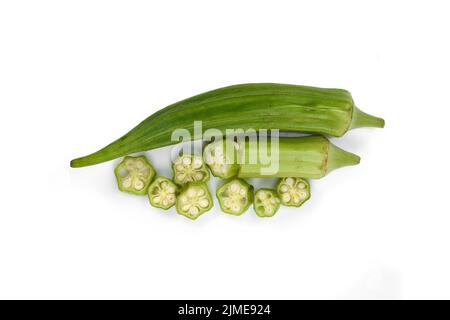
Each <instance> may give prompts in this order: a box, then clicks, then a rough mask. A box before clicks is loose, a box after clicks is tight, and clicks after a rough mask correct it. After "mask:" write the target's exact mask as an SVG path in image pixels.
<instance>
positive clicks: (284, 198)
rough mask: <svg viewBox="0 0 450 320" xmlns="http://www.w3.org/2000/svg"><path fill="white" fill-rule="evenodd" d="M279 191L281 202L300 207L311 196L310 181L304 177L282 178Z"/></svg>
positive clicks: (278, 185)
mask: <svg viewBox="0 0 450 320" xmlns="http://www.w3.org/2000/svg"><path fill="white" fill-rule="evenodd" d="M277 192H278V195H279V196H280V199H281V204H283V205H285V206H290V207H300V206H301V205H302V204H303V203H304V202H305V201H307V200H308V199H309V198H310V196H311V192H310V187H309V183H308V181H306V180H304V179H302V178H283V179H280V181H279V182H278V184H277Z"/></svg>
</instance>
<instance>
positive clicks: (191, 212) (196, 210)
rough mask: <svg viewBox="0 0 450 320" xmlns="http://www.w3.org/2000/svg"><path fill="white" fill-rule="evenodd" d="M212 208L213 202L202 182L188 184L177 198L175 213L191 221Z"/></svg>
mask: <svg viewBox="0 0 450 320" xmlns="http://www.w3.org/2000/svg"><path fill="white" fill-rule="evenodd" d="M212 207H213V200H212V198H211V194H210V193H209V190H208V186H207V185H206V183H204V182H190V183H188V184H187V185H186V186H185V187H184V189H183V190H182V191H181V193H180V194H179V195H178V197H177V206H176V208H177V212H178V213H179V214H181V215H183V216H185V217H187V218H189V219H192V220H195V219H197V218H198V217H200V216H201V215H202V214H203V213H205V212H206V211H209V210H210V209H211V208H212Z"/></svg>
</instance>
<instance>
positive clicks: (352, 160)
mask: <svg viewBox="0 0 450 320" xmlns="http://www.w3.org/2000/svg"><path fill="white" fill-rule="evenodd" d="M260 141H261V140H258V141H257V143H251V142H248V141H246V142H242V143H241V146H240V147H239V148H240V151H239V152H240V154H241V155H240V156H239V158H240V160H239V161H240V163H241V165H240V170H239V174H238V177H240V178H263V177H265V178H267V177H278V178H284V177H302V178H313V179H318V178H321V177H323V176H325V175H326V174H327V173H329V172H330V171H332V170H334V169H337V168H341V167H345V166H351V165H355V164H358V163H359V161H360V158H359V157H358V156H357V155H355V154H353V153H350V152H347V151H344V150H342V149H340V148H338V147H336V146H335V145H333V144H332V143H331V142H330V141H328V139H327V138H325V137H322V136H307V137H296V138H283V137H280V138H279V147H278V148H274V149H275V152H276V153H273V154H272V150H271V149H272V148H271V141H270V139H268V140H267V154H268V156H269V158H272V159H278V162H276V161H275V160H273V162H274V163H275V164H278V165H277V166H278V170H277V171H276V172H265V173H264V174H263V173H262V170H264V168H266V169H267V168H269V167H270V164H265V163H264V162H263V161H262V159H261V157H259V155H260V151H261V150H260ZM265 153H266V152H264V154H265ZM251 155H258V157H257V159H256V161H255V163H251V158H250V157H251ZM272 165H273V164H272Z"/></svg>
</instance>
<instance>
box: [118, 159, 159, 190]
mask: <svg viewBox="0 0 450 320" xmlns="http://www.w3.org/2000/svg"><path fill="white" fill-rule="evenodd" d="M114 174H115V176H116V179H117V185H118V186H119V190H120V191H124V192H129V193H133V194H137V195H144V194H146V193H147V188H148V186H149V185H150V182H152V180H153V178H154V177H155V174H156V172H155V169H153V167H152V165H151V164H150V162H148V160H147V158H146V157H144V156H138V157H131V156H126V157H125V158H124V159H123V160H122V162H120V163H119V164H118V165H117V166H116V168H115V169H114Z"/></svg>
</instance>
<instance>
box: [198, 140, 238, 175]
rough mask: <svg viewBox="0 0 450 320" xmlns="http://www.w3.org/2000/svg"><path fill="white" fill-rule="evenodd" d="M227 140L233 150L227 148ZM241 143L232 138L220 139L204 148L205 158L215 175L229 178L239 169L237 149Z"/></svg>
mask: <svg viewBox="0 0 450 320" xmlns="http://www.w3.org/2000/svg"><path fill="white" fill-rule="evenodd" d="M227 142H229V145H230V146H231V148H232V150H229V149H227ZM238 147H239V145H238V144H237V143H236V142H234V141H233V140H231V139H227V140H219V141H215V142H212V143H210V144H208V145H207V146H206V147H205V149H204V150H203V158H204V159H205V162H206V164H207V165H208V167H209V169H210V170H211V172H212V174H213V175H214V176H215V177H219V178H223V179H228V178H231V177H233V176H235V175H236V174H237V173H238V171H239V165H238V164H237V163H236V151H237V150H238Z"/></svg>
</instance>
